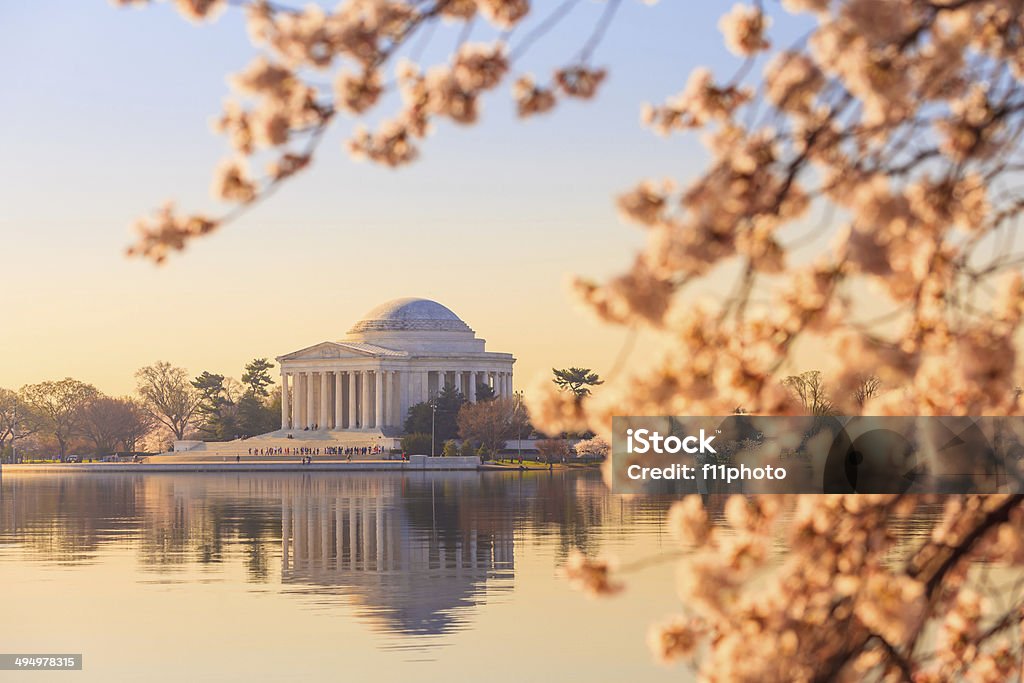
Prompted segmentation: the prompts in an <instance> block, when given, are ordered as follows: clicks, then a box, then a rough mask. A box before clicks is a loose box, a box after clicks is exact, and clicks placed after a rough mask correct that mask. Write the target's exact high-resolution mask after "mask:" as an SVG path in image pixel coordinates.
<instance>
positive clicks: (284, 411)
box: [281, 372, 290, 429]
mask: <svg viewBox="0 0 1024 683" xmlns="http://www.w3.org/2000/svg"><path fill="white" fill-rule="evenodd" d="M288 412H289V406H288V375H287V374H285V373H283V372H282V373H281V429H288V418H289V417H290V415H289V414H288Z"/></svg>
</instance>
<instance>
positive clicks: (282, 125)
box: [113, 0, 622, 263]
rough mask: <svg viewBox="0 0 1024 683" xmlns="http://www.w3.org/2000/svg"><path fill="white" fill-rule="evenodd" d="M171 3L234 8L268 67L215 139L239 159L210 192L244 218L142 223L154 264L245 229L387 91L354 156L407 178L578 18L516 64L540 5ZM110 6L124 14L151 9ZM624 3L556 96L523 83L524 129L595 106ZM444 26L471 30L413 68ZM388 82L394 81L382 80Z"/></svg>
mask: <svg viewBox="0 0 1024 683" xmlns="http://www.w3.org/2000/svg"><path fill="white" fill-rule="evenodd" d="M172 1H173V4H174V5H175V7H176V8H177V9H178V10H179V11H180V12H181V13H182V14H183V15H184V16H185V17H187V18H188V19H190V20H193V21H197V22H203V21H210V20H213V19H215V18H216V17H217V16H218V15H219V14H220V12H222V11H223V10H224V9H226V8H228V7H234V8H237V9H240V10H241V11H243V12H245V16H246V24H247V28H248V32H249V36H250V39H251V40H252V42H253V44H254V45H256V46H258V47H259V48H260V50H261V54H260V55H259V56H258V57H256V59H255V60H253V61H252V62H251V63H250V64H249V66H248V67H246V68H245V69H244V70H243V71H241V72H240V73H237V74H235V75H234V76H233V77H232V78H231V85H232V89H233V90H234V91H235V96H233V97H232V98H231V99H229V100H227V101H226V103H225V105H224V112H223V114H222V115H221V116H220V118H219V119H218V120H217V122H216V123H215V126H214V127H215V129H216V130H217V132H219V133H221V134H223V135H224V136H225V137H226V138H227V139H228V141H229V143H230V145H231V147H232V150H233V152H232V154H231V156H230V157H229V158H227V159H225V161H224V162H223V163H222V164H221V165H220V167H219V168H218V169H217V172H216V174H215V177H214V180H213V185H212V192H213V195H214V197H215V198H216V199H219V200H222V201H224V202H228V203H232V204H234V205H235V206H234V208H232V209H229V210H228V211H226V212H224V213H223V214H221V215H211V216H207V215H200V214H187V213H181V212H179V211H178V210H177V209H176V208H175V206H174V205H173V204H167V205H166V206H164V207H163V208H162V209H161V210H160V211H159V212H157V213H156V214H155V215H153V216H151V217H149V218H144V219H142V220H140V221H138V222H137V224H136V230H137V232H138V233H139V238H138V241H137V242H136V243H135V244H134V245H133V246H131V247H130V248H129V250H128V252H129V254H132V255H138V256H142V257H144V258H148V259H150V260H152V261H154V262H157V263H161V262H163V261H164V260H165V259H166V258H167V256H168V255H169V254H170V253H173V252H175V251H180V250H182V249H184V248H185V247H186V246H188V244H190V243H191V242H192V241H193V240H194V239H196V238H198V237H201V236H204V235H207V234H209V233H211V232H214V231H215V230H217V229H219V228H220V227H222V226H224V225H225V224H227V223H229V222H231V221H233V220H235V219H237V218H238V217H239V216H241V215H243V214H244V213H245V212H246V211H248V210H249V209H250V208H251V207H252V206H253V205H255V204H256V203H257V202H259V201H260V200H262V199H264V198H266V197H268V196H270V195H271V194H273V192H274V191H275V190H276V189H277V188H278V187H279V186H280V185H281V184H282V183H283V182H285V181H287V180H288V179H289V178H291V177H292V176H294V175H295V174H296V173H298V172H300V171H302V170H304V169H306V168H308V167H309V165H310V164H311V163H312V161H313V158H314V155H315V154H316V152H317V150H318V148H319V145H320V142H321V141H322V140H323V137H324V133H325V131H326V130H327V129H328V128H329V127H330V126H331V125H332V124H333V123H334V122H335V121H336V120H338V119H339V118H341V117H348V118H351V119H354V120H356V121H359V120H363V119H366V118H368V117H369V115H370V114H371V113H373V112H375V111H376V110H377V109H378V108H379V107H380V106H381V105H382V102H381V100H382V97H383V95H384V94H385V93H386V92H388V91H393V90H397V93H398V95H399V97H400V104H399V106H398V109H397V112H396V113H395V114H394V115H393V116H391V117H390V118H385V119H384V120H383V121H382V122H380V123H378V124H376V125H375V127H374V128H373V129H372V130H371V129H369V128H367V127H365V126H363V125H357V126H355V128H354V129H353V131H352V133H351V135H350V137H349V139H348V141H347V143H346V148H347V150H348V152H349V154H351V155H352V156H353V157H354V158H356V159H365V160H369V161H371V162H373V163H378V164H382V165H385V166H391V167H397V166H402V165H405V164H408V163H410V162H412V161H414V160H415V159H416V158H417V157H418V156H419V154H420V148H421V146H422V143H423V141H424V140H425V139H426V138H427V137H428V136H429V134H430V133H431V131H432V130H433V128H434V127H435V125H436V124H437V123H439V122H441V121H448V122H453V123H456V124H460V125H469V124H473V123H476V122H477V120H478V118H479V110H480V99H481V97H482V96H483V95H484V94H485V93H487V92H489V91H492V90H494V89H496V88H497V87H498V86H499V85H501V84H502V83H504V82H506V81H509V80H511V79H512V78H513V77H512V75H511V73H512V65H513V60H514V59H516V58H519V57H521V56H523V55H524V54H525V53H526V52H527V50H529V48H530V47H531V46H532V45H534V44H535V43H536V42H537V41H538V40H540V39H541V38H542V37H544V36H545V35H546V34H547V33H548V32H549V31H550V30H551V29H553V28H554V26H555V25H556V24H558V23H559V22H561V21H562V20H563V19H564V18H565V17H567V16H568V15H569V14H570V13H571V12H572V10H573V9H575V8H576V6H577V4H578V3H577V2H575V1H570V2H565V3H563V4H561V5H559V6H557V7H556V8H555V10H554V11H553V12H551V13H550V14H549V15H547V16H546V17H545V18H542V19H540V21H539V23H537V24H536V25H535V26H534V27H533V29H532V30H531V31H530V32H529V33H528V34H527V35H526V36H525V37H524V38H523V39H522V40H521V41H520V42H519V43H518V45H517V46H516V47H515V49H513V50H512V53H511V54H512V56H511V57H510V56H509V48H508V46H507V44H506V41H507V39H508V38H509V37H510V36H511V34H512V32H513V31H514V30H515V29H516V28H517V27H519V26H520V25H521V24H524V23H527V21H528V18H529V15H530V12H531V9H532V6H531V3H530V2H529V0H345V2H342V3H340V4H339V5H338V6H337V8H336V9H334V10H328V9H325V8H323V7H321V6H319V5H315V4H310V5H307V6H305V7H303V8H298V7H292V6H290V5H287V4H282V3H277V2H268V1H267V0H230V1H228V0H172ZM113 2H114V4H115V5H121V6H127V5H146V4H150V2H151V0H113ZM621 2H622V0H608V2H607V7H606V8H605V10H604V11H603V12H602V14H601V16H600V19H599V20H598V23H597V25H596V27H595V28H594V29H593V31H592V32H591V34H590V35H589V37H588V38H586V40H585V42H583V44H582V47H581V49H580V51H579V53H578V54H577V56H576V57H575V58H574V59H573V60H572V61H571V62H570V63H569V64H568V65H566V66H563V67H560V68H554V69H552V74H551V79H550V83H548V84H538V82H537V81H536V80H535V77H534V76H533V75H531V74H522V75H519V76H518V77H515V78H514V81H513V82H512V95H513V98H514V100H515V106H516V110H517V113H518V114H519V116H520V117H522V118H526V117H530V116H535V115H537V114H542V113H544V112H547V111H550V110H551V109H552V108H553V107H554V106H555V104H556V103H557V101H558V100H559V99H560V98H580V99H589V98H591V97H593V96H594V95H595V94H596V91H597V88H598V86H599V85H600V83H601V82H602V81H603V79H604V77H605V71H604V70H603V69H600V68H595V67H593V66H591V65H590V60H591V57H592V55H593V53H594V51H595V50H596V48H597V46H598V45H599V44H600V42H601V40H602V39H603V37H604V36H605V34H606V32H607V30H608V28H609V27H610V25H611V23H612V20H613V18H614V16H615V11H616V9H617V8H618V6H619V5H620V4H621ZM478 17H479V18H481V19H483V20H484V21H485V22H486V24H487V26H488V27H489V32H490V34H491V36H490V39H489V42H481V43H471V42H469V37H470V35H471V33H473V32H474V29H475V27H476V26H477V19H478ZM441 22H444V23H455V24H461V30H459V31H458V33H457V37H458V40H457V42H456V45H455V49H454V51H453V53H452V54H451V55H450V57H449V59H448V61H447V63H443V64H436V65H429V66H428V65H421V64H418V63H416V62H414V61H412V60H411V59H410V58H416V59H418V58H419V55H420V54H421V53H422V51H423V50H424V49H425V47H426V45H427V42H428V41H429V40H430V39H431V38H432V37H433V35H434V31H433V28H434V27H435V26H436V25H437V24H438V23H441ZM424 27H430V30H429V31H428V32H425V34H424V36H425V37H424V39H423V41H421V42H419V43H418V44H416V45H410V43H411V41H412V38H413V37H414V36H415V35H416V34H417V33H418V32H419V31H420V29H421V28H424ZM407 48H408V49H407ZM403 55H404V57H403ZM389 70H390V71H393V73H394V80H393V81H391V80H390V79H387V78H385V72H386V71H389ZM324 72H328V73H333V75H334V79H333V84H332V86H331V87H329V88H325V87H324V86H323V84H322V83H320V82H319V81H318V80H317V76H319V75H320V74H323V73H324ZM264 156H265V157H269V161H268V162H267V164H266V174H265V175H264V176H262V177H257V176H255V175H254V174H253V173H252V171H251V169H250V163H251V162H253V161H254V160H256V158H257V157H264Z"/></svg>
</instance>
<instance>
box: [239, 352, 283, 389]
mask: <svg viewBox="0 0 1024 683" xmlns="http://www.w3.org/2000/svg"><path fill="white" fill-rule="evenodd" d="M274 367H275V366H274V364H273V363H271V362H270V361H269V360H267V359H266V358H256V359H254V360H253V361H251V362H250V363H248V364H247V365H246V366H245V372H243V373H242V384H244V385H245V386H246V391H247V392H248V393H249V394H250V395H252V396H257V397H261V396H269V395H270V392H268V391H267V387H269V386H270V385H271V384H273V383H274V380H273V379H272V378H271V376H270V371H271V370H273V369H274Z"/></svg>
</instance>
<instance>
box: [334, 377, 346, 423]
mask: <svg viewBox="0 0 1024 683" xmlns="http://www.w3.org/2000/svg"><path fill="white" fill-rule="evenodd" d="M344 396H345V392H343V391H342V387H341V371H340V370H335V371H334V428H335V429H341V428H342V427H344V426H345V415H344V414H343V413H342V408H343V407H344V405H345V404H344V401H342V399H343V398H344Z"/></svg>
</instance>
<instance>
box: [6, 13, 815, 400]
mask: <svg viewBox="0 0 1024 683" xmlns="http://www.w3.org/2000/svg"><path fill="white" fill-rule="evenodd" d="M732 4H733V3H732V2H684V1H682V0H675V1H671V0H662V2H661V3H660V4H658V5H656V6H653V7H649V6H646V5H644V4H642V3H641V2H639V0H626V2H625V3H624V5H623V7H622V9H621V11H620V13H619V15H618V18H617V21H616V23H615V25H614V26H613V27H612V29H611V30H610V32H609V33H608V35H607V36H606V38H605V40H604V42H603V43H602V45H601V47H600V48H599V49H598V51H597V53H596V56H595V59H594V62H595V63H597V64H602V65H608V66H609V67H610V69H611V74H610V77H609V80H608V81H607V82H606V84H605V86H604V87H603V88H602V90H601V92H600V95H599V97H598V99H597V100H596V101H593V102H590V103H585V104H578V103H568V104H565V105H563V106H560V107H559V108H558V109H556V111H555V112H554V113H553V114H551V115H548V116H545V117H543V118H539V119H536V120H531V121H529V122H526V123H523V122H519V121H517V120H516V119H515V117H514V115H513V111H512V105H511V102H510V98H509V95H508V91H507V88H504V89H502V90H501V91H499V92H496V93H493V94H492V95H491V96H490V97H488V98H487V100H486V102H485V105H484V111H483V119H482V122H481V123H480V124H479V125H477V126H475V127H472V128H463V127H455V126H450V125H443V126H441V127H440V129H439V130H438V131H437V133H436V134H435V135H434V136H433V137H432V138H431V139H429V140H428V141H427V142H426V144H425V146H424V149H423V152H424V154H423V158H422V159H421V160H420V161H419V162H417V163H416V164H415V165H413V166H412V167H407V168H404V169H402V170H399V171H393V170H388V169H382V168H378V167H375V166H371V165H368V164H363V163H355V162H352V161H351V160H350V159H349V158H348V157H347V154H345V153H344V152H343V151H342V149H341V145H342V140H343V139H344V137H345V133H346V132H347V130H348V128H349V126H350V123H349V122H347V121H342V122H340V125H339V126H337V127H336V129H335V130H333V131H332V132H331V134H330V135H329V136H328V138H327V140H326V142H325V144H324V145H323V147H322V148H321V151H320V154H319V157H318V159H317V161H316V164H315V166H314V168H313V169H312V170H311V171H310V172H309V173H307V174H305V175H303V176H302V177H300V178H298V179H296V180H295V181H294V182H292V183H291V184H290V185H289V186H287V187H285V188H284V189H283V190H282V191H281V192H280V193H279V194H278V195H277V196H275V197H274V198H273V199H272V200H270V201H269V202H268V203H266V204H265V205H261V206H260V207H258V208H257V209H256V210H254V211H253V212H251V213H250V214H249V215H248V216H246V217H245V218H244V219H243V220H242V221H240V222H238V223H236V224H233V225H232V226H230V227H229V228H227V229H225V230H224V231H223V232H222V233H220V234H218V235H216V236H214V237H212V238H210V239H207V240H205V241H202V242H199V243H196V244H195V245H194V246H193V248H191V249H190V250H189V251H187V252H186V253H185V254H183V255H181V256H177V257H174V258H172V260H171V261H170V263H169V264H168V265H167V266H165V267H163V268H155V267H153V266H151V265H149V264H148V263H145V262H141V261H137V260H128V259H126V258H125V257H124V256H123V255H122V252H123V248H124V247H125V246H126V244H128V243H129V242H130V241H131V238H132V236H131V233H130V230H129V226H130V225H131V223H132V221H133V220H134V219H135V218H136V217H137V216H138V215H140V214H143V213H146V212H149V211H150V210H152V209H153V208H154V207H156V206H158V205H159V204H161V203H162V202H163V201H165V200H167V199H170V198H174V199H176V200H177V201H178V202H179V204H180V205H181V206H182V207H184V208H188V209H209V208H211V207H213V206H214V205H213V204H212V203H211V201H210V200H209V194H208V188H209V179H210V175H211V171H212V169H213V167H214V166H215V165H216V163H217V161H218V160H219V159H220V158H221V156H222V155H223V154H224V153H225V146H224V143H223V141H222V140H221V139H219V138H218V137H216V136H214V135H213V134H212V133H211V132H210V129H209V122H210V120H211V118H212V117H213V116H214V115H215V114H216V113H217V112H218V111H219V109H220V104H221V101H222V99H223V97H224V96H225V95H226V94H227V91H228V89H227V86H226V83H225V76H226V75H227V74H228V73H230V72H233V71H237V70H239V69H240V68H242V67H243V66H244V65H245V64H246V63H247V62H248V61H249V59H250V58H251V57H252V56H253V55H254V54H255V51H254V49H253V48H252V47H251V46H250V44H249V43H248V41H247V37H246V35H245V32H244V30H243V28H242V22H241V17H240V14H239V13H238V12H237V11H229V12H227V13H226V14H225V15H224V16H223V17H221V18H220V20H219V21H217V22H216V23H214V24H211V25H204V26H196V25H194V24H191V23H189V22H187V21H185V20H184V19H182V18H180V17H179V16H178V15H177V13H176V12H175V11H174V10H173V8H172V7H171V6H169V5H167V4H159V5H156V6H154V7H150V8H147V9H144V10H123V9H116V8H114V7H112V6H111V5H109V4H108V3H107V2H104V1H102V0H64V1H59V0H33V1H32V2H24V1H22V2H6V3H3V4H2V5H0V63H2V64H4V68H3V72H4V76H5V78H4V85H3V87H2V88H0V107H2V109H0V111H2V112H3V115H2V121H3V125H2V126H0V149H2V150H3V153H4V157H5V161H4V163H3V164H2V166H0V206H2V207H3V208H2V211H0V238H2V242H0V245H2V246H0V274H2V277H3V282H4V284H3V287H2V292H3V294H2V299H3V301H4V305H3V310H4V316H3V320H4V324H3V333H2V334H0V386H8V387H16V386H20V385H21V384H24V383H26V382H31V381H39V380H42V379H47V378H56V377H62V376H65V375H72V376H76V377H78V378H80V379H83V380H86V381H90V382H94V383H96V384H97V385H98V386H99V387H100V388H101V389H103V390H105V391H108V392H112V393H121V392H126V391H129V390H130V389H131V388H132V386H133V380H132V373H133V371H134V370H135V368H137V367H138V366H140V365H143V364H146V363H150V362H152V361H154V360H157V359H162V360H168V361H171V362H173V363H176V364H180V365H184V366H186V367H188V368H189V370H190V371H192V372H193V373H198V372H199V371H201V370H204V369H207V370H211V371H217V372H224V373H227V374H233V375H236V376H237V375H238V374H239V372H240V366H241V364H242V363H244V362H245V361H246V360H247V359H249V358H252V357H255V356H274V355H279V354H282V353H286V352H288V351H291V350H294V349H295V348H299V347H303V346H307V345H309V344H312V343H315V342H318V341H322V340H324V339H332V338H338V337H340V336H342V335H343V334H344V332H345V331H346V329H347V328H348V326H349V325H350V324H351V323H352V322H353V321H354V320H356V319H357V318H358V317H359V316H360V314H361V313H363V312H364V311H366V310H368V309H370V308H372V307H373V306H374V305H376V304H377V303H379V302H380V301H382V300H385V299H389V298H393V297H398V296H417V295H418V296H427V297H430V298H435V299H437V300H439V301H441V302H442V303H445V304H446V305H448V306H450V307H451V308H452V309H454V310H455V311H456V313H458V314H460V315H461V316H462V317H463V318H464V319H465V320H466V321H467V322H468V323H469V324H470V325H471V326H472V327H474V329H476V330H477V332H478V333H479V334H480V335H481V336H483V337H484V338H486V339H487V340H488V343H489V347H490V348H492V349H493V350H497V351H510V352H513V353H515V354H516V355H517V356H518V358H519V363H518V365H517V368H516V369H517V373H518V376H517V384H519V385H520V386H524V385H527V384H529V380H530V379H531V378H533V377H535V376H536V375H537V374H538V373H543V372H546V371H548V369H549V368H550V367H551V366H564V365H569V364H574V365H581V364H582V365H589V366H592V367H594V368H595V369H597V370H598V371H602V372H603V371H607V369H609V367H610V366H611V364H612V361H613V360H614V357H615V354H616V352H617V350H618V348H619V346H620V344H621V341H622V339H623V336H624V333H623V331H622V330H619V329H614V328H604V327H602V326H599V325H597V324H596V323H595V322H593V320H592V319H591V318H590V316H589V315H588V314H586V313H584V312H582V311H581V310H580V309H579V307H578V305H576V304H575V303H574V302H573V301H572V299H571V297H570V296H569V295H568V294H567V291H566V288H565V281H566V277H567V275H568V274H569V273H574V272H575V273H582V274H586V275H593V276H602V275H610V274H613V273H615V272H618V271H620V270H622V269H624V268H625V267H626V265H627V264H628V263H629V262H630V260H631V259H632V255H633V252H634V251H635V248H636V246H637V245H639V244H640V239H641V238H642V235H641V234H640V233H639V232H638V231H637V230H636V229H635V228H632V227H629V226H625V225H623V224H621V223H620V222H619V220H618V218H617V216H616V214H615V210H614V205H613V202H614V197H615V195H616V194H617V193H618V192H621V191H623V190H625V189H627V188H629V187H630V186H631V185H632V184H633V183H635V182H636V181H638V180H640V179H643V178H648V177H654V178H660V177H665V176H674V177H676V178H680V179H686V178H687V177H691V176H692V175H693V174H694V173H695V172H696V171H697V170H699V168H700V166H701V164H702V163H703V161H704V159H705V157H704V154H703V152H702V150H701V148H700V146H699V144H697V142H696V140H695V139H693V138H674V139H671V140H665V139H663V138H659V137H657V136H655V135H653V134H652V133H651V132H650V131H647V130H645V129H643V128H642V127H641V126H640V124H639V110H640V105H641V103H642V102H644V101H658V100H660V99H662V98H664V97H665V96H667V95H671V94H673V93H675V92H677V91H678V90H680V89H681V88H682V87H683V85H684V84H685V82H686V79H687V75H688V73H689V71H690V69H691V68H693V67H694V66H697V65H702V64H703V65H708V66H710V67H711V68H712V69H713V70H714V71H715V72H716V73H719V74H728V73H731V72H732V69H733V68H735V65H736V63H737V62H736V60H735V59H734V58H732V57H731V56H730V55H728V53H727V52H726V51H725V49H724V47H722V44H721V35H720V33H719V32H718V29H717V22H718V17H719V16H720V15H721V14H723V13H725V12H727V11H728V10H729V8H730V7H731V6H732ZM534 5H535V10H534V11H535V14H536V15H537V16H538V17H541V16H545V14H546V12H545V10H547V11H550V10H551V9H552V8H554V7H556V6H557V5H558V3H556V2H535V3H534ZM603 7H604V5H603V3H598V2H592V1H590V0H584V2H582V3H581V4H580V6H579V8H578V9H577V10H576V13H575V14H574V15H573V17H571V18H570V19H568V20H567V21H566V22H565V23H564V24H563V27H562V28H561V29H559V30H556V31H553V32H551V33H550V34H549V35H548V36H547V37H546V38H544V39H543V40H541V41H540V42H539V43H537V44H536V45H535V47H534V49H533V51H532V52H531V53H530V55H529V56H528V57H527V58H526V59H525V60H523V61H522V62H521V63H520V65H519V66H520V67H521V68H522V69H524V70H537V69H538V65H544V66H551V65H555V64H561V63H564V62H566V61H567V60H568V59H569V58H570V57H571V56H572V55H573V54H574V53H575V51H576V50H577V48H578V46H579V45H580V44H581V43H582V42H583V40H584V39H585V36H586V35H587V34H589V31H590V28H591V27H592V26H593V24H594V22H595V21H596V19H597V17H598V15H599V14H600V12H601V11H602V9H603ZM779 19H781V21H780V20H779ZM805 25H806V22H798V21H794V20H792V19H789V18H786V17H784V16H781V17H779V16H777V21H776V25H775V26H774V27H773V30H772V35H773V37H777V41H778V42H780V43H788V42H789V41H791V40H792V39H793V38H794V37H795V36H796V35H797V34H798V31H800V30H803V29H802V27H803V26H805ZM476 37H479V38H482V37H484V34H483V33H476V34H475V35H474V38H476ZM454 42H455V33H454V31H453V30H448V31H447V32H445V31H444V30H442V31H439V32H438V33H437V34H436V35H435V36H434V39H433V43H432V47H431V49H430V50H428V52H427V56H428V57H433V58H434V59H438V58H440V56H441V54H442V53H443V52H445V51H447V50H450V48H451V47H452V45H453V44H454ZM512 44H513V45H515V44H516V40H515V39H513V40H512ZM545 71H546V69H545ZM329 79H330V75H329V74H328V75H325V77H324V79H323V80H324V81H328V80H329Z"/></svg>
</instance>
